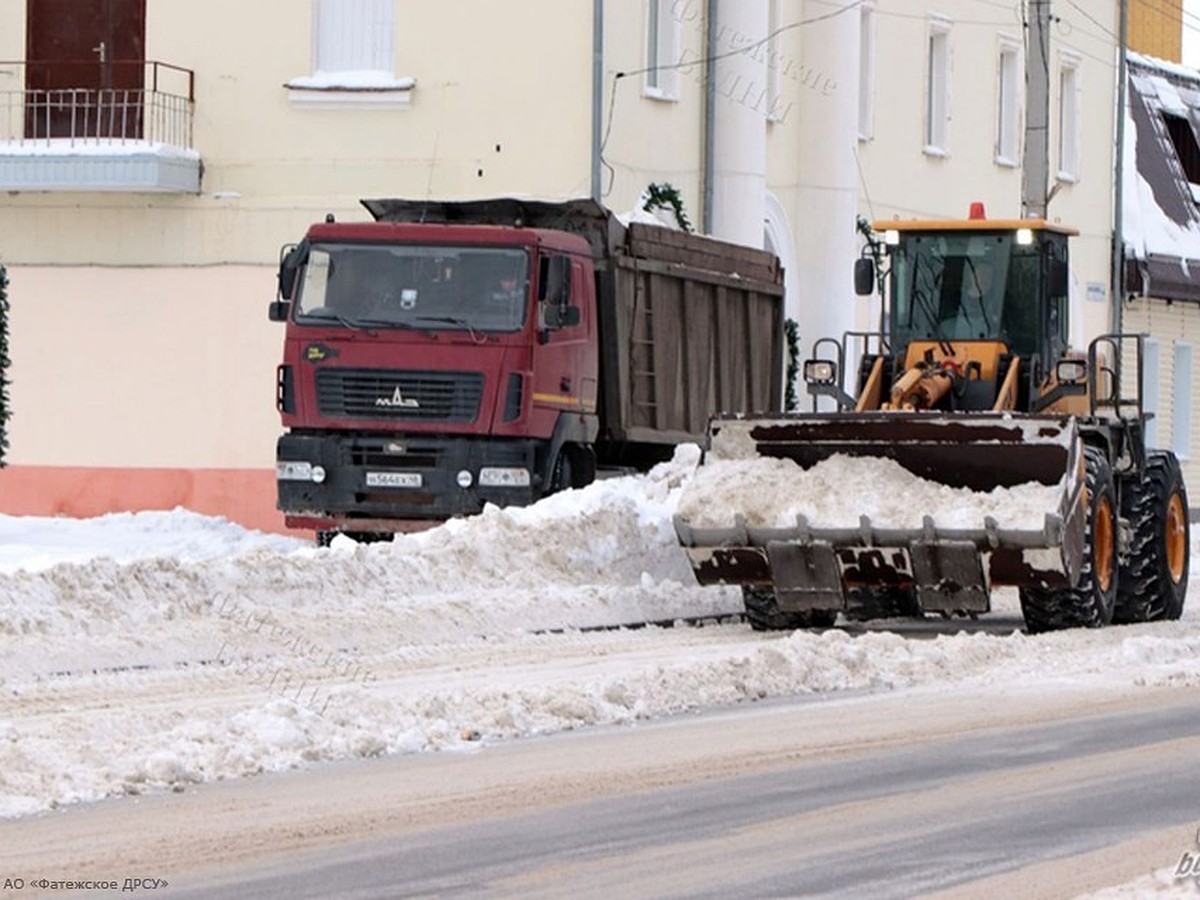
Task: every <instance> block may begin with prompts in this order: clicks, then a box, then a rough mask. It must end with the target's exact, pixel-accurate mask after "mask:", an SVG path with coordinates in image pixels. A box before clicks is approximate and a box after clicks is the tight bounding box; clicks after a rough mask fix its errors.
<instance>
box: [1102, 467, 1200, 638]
mask: <svg viewBox="0 0 1200 900" xmlns="http://www.w3.org/2000/svg"><path fill="white" fill-rule="evenodd" d="M1121 512H1122V515H1123V516H1124V518H1125V519H1126V520H1127V521H1128V522H1129V526H1130V529H1131V531H1132V540H1131V541H1130V544H1129V558H1128V559H1127V560H1126V561H1125V563H1124V565H1122V566H1121V575H1120V581H1119V583H1118V586H1117V607H1116V611H1115V613H1114V614H1113V621H1114V622H1121V623H1131V622H1155V621H1158V620H1160V619H1178V618H1179V617H1180V616H1181V615H1182V614H1183V601H1184V597H1185V595H1186V594H1187V585H1188V553H1189V528H1188V500H1187V490H1186V488H1185V487H1184V484H1183V473H1182V471H1180V468H1179V460H1178V459H1176V458H1175V454H1174V453H1170V452H1165V451H1155V452H1151V453H1149V454H1148V455H1147V457H1146V467H1145V468H1144V469H1143V470H1142V477H1141V478H1140V479H1139V480H1138V481H1137V482H1135V483H1133V484H1131V485H1130V486H1129V488H1128V490H1126V492H1125V496H1124V497H1123V498H1122V500H1121Z"/></svg>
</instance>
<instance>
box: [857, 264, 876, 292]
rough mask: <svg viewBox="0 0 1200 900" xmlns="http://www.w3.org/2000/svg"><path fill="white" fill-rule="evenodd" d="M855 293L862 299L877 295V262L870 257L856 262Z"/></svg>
mask: <svg viewBox="0 0 1200 900" xmlns="http://www.w3.org/2000/svg"><path fill="white" fill-rule="evenodd" d="M854 293H856V294H858V296H860V297H868V296H870V295H871V294H873V293H875V260H873V259H871V257H869V256H860V257H859V258H858V259H856V260H855V261H854Z"/></svg>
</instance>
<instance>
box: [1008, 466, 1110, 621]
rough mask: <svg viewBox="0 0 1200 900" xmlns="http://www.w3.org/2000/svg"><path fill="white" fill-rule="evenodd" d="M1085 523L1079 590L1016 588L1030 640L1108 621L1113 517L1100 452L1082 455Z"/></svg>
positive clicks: (1105, 472) (1107, 472) (1107, 470)
mask: <svg viewBox="0 0 1200 900" xmlns="http://www.w3.org/2000/svg"><path fill="white" fill-rule="evenodd" d="M1084 454H1085V461H1086V462H1085V464H1086V466H1087V475H1086V502H1087V522H1086V526H1085V534H1084V545H1083V571H1082V572H1081V573H1080V576H1079V584H1078V585H1076V586H1075V587H1073V588H1063V589H1061V590H1043V589H1042V588H1032V587H1027V588H1021V611H1022V612H1023V613H1024V614H1025V628H1026V630H1028V631H1029V633H1030V634H1037V633H1039V632H1043V631H1058V630H1060V629H1063V628H1099V627H1101V626H1103V625H1107V624H1108V623H1109V622H1111V621H1112V618H1113V609H1114V607H1115V605H1116V599H1117V581H1118V572H1117V514H1116V503H1115V500H1114V491H1113V477H1112V468H1111V467H1110V466H1109V464H1108V459H1107V458H1106V457H1105V456H1104V454H1103V453H1101V452H1100V451H1099V450H1097V449H1095V448H1093V447H1087V448H1086V449H1085V450H1084Z"/></svg>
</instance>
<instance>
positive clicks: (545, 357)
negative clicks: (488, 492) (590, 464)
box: [531, 254, 599, 436]
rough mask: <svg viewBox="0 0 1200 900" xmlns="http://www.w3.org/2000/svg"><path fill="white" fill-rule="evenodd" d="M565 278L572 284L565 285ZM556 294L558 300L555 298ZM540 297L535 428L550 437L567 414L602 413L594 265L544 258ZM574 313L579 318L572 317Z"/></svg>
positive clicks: (535, 357)
mask: <svg viewBox="0 0 1200 900" xmlns="http://www.w3.org/2000/svg"><path fill="white" fill-rule="evenodd" d="M564 279H565V281H566V284H563V283H562V282H563V281H564ZM556 290H557V291H558V292H559V293H558V296H555V295H554V292H555V291H556ZM538 297H539V304H538V317H539V321H538V340H537V342H536V343H535V345H534V352H533V395H532V398H531V399H532V401H533V402H532V418H533V423H532V424H533V427H534V429H536V431H538V432H539V433H542V434H544V435H547V436H548V435H549V434H550V433H552V432H553V430H554V426H555V424H556V422H557V420H558V417H559V415H560V414H561V413H562V412H564V411H569V412H577V413H585V414H593V413H595V411H596V397H597V390H598V375H599V372H598V367H599V352H598V349H597V347H596V287H595V282H594V280H593V278H592V267H591V265H590V263H585V262H584V261H583V260H580V259H577V258H574V257H570V256H567V255H555V254H545V255H543V256H542V257H541V262H540V265H539V269H538ZM572 309H577V310H578V313H577V314H576V313H572V312H570V310H572ZM576 315H578V321H575V316H576ZM543 429H545V430H543Z"/></svg>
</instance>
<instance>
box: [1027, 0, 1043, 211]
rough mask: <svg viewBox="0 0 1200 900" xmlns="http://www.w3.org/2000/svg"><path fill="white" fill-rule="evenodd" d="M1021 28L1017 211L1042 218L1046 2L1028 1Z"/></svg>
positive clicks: (1038, 0) (1040, 0)
mask: <svg viewBox="0 0 1200 900" xmlns="http://www.w3.org/2000/svg"><path fill="white" fill-rule="evenodd" d="M1025 28H1026V33H1025V37H1026V40H1025V102H1026V112H1025V156H1024V159H1023V160H1022V184H1021V208H1022V213H1023V214H1024V215H1025V216H1026V217H1029V218H1035V219H1044V218H1045V217H1046V206H1047V204H1048V203H1049V202H1050V198H1049V196H1048V193H1047V192H1048V189H1049V184H1050V0H1029V6H1028V12H1027V14H1026V22H1025Z"/></svg>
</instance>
